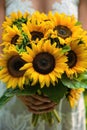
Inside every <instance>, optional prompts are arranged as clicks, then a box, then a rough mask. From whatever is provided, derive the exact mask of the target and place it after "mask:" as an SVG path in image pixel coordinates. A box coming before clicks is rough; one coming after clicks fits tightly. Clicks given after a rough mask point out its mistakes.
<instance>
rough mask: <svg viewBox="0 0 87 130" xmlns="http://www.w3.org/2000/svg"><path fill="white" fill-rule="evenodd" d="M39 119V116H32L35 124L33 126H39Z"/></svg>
mask: <svg viewBox="0 0 87 130" xmlns="http://www.w3.org/2000/svg"><path fill="white" fill-rule="evenodd" d="M38 119H39V114H33V115H32V124H33V126H36V125H37V122H38Z"/></svg>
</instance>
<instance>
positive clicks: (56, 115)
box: [52, 109, 60, 123]
mask: <svg viewBox="0 0 87 130" xmlns="http://www.w3.org/2000/svg"><path fill="white" fill-rule="evenodd" d="M52 113H53V114H54V116H55V118H56V119H57V121H58V123H59V122H60V118H59V116H58V113H57V111H56V110H55V109H54V110H53V111H52Z"/></svg>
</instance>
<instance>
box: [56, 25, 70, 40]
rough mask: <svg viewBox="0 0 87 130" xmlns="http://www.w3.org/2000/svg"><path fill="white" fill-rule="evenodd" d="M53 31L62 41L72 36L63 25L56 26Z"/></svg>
mask: <svg viewBox="0 0 87 130" xmlns="http://www.w3.org/2000/svg"><path fill="white" fill-rule="evenodd" d="M54 30H57V33H58V36H60V37H62V38H63V39H66V38H68V37H70V36H71V35H72V32H71V30H70V29H69V28H68V27H66V26H63V25H58V26H56V27H55V28H54Z"/></svg>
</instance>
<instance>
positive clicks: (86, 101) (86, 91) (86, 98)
mask: <svg viewBox="0 0 87 130" xmlns="http://www.w3.org/2000/svg"><path fill="white" fill-rule="evenodd" d="M84 100H85V108H86V130H87V90H85V92H84Z"/></svg>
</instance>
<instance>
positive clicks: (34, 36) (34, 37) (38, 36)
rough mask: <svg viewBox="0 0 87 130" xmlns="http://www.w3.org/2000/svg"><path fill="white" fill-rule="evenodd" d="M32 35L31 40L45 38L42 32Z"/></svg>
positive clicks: (32, 33) (34, 32) (35, 32)
mask: <svg viewBox="0 0 87 130" xmlns="http://www.w3.org/2000/svg"><path fill="white" fill-rule="evenodd" d="M31 35H32V39H31V40H36V39H37V38H38V39H39V40H40V39H42V38H43V37H44V34H43V33H42V32H38V31H33V32H31Z"/></svg>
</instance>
